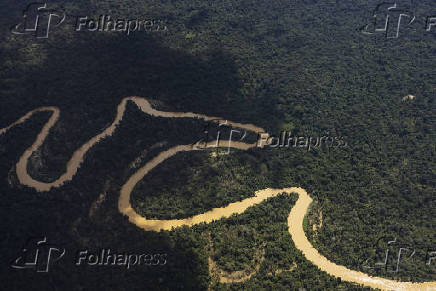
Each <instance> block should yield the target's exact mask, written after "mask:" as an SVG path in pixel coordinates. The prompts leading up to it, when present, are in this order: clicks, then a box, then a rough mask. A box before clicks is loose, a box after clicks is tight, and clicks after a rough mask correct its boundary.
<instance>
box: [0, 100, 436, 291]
mask: <svg viewBox="0 0 436 291" xmlns="http://www.w3.org/2000/svg"><path fill="white" fill-rule="evenodd" d="M129 101H130V102H133V103H135V104H136V105H137V106H138V108H139V109H140V110H142V111H143V112H144V113H146V114H149V115H152V116H156V117H157V116H159V117H166V118H197V119H202V120H206V121H212V120H223V119H222V118H219V117H209V116H206V115H202V114H196V113H192V112H186V113H185V112H164V111H158V110H155V109H153V108H152V107H151V105H150V103H149V102H148V101H147V100H146V99H145V98H141V97H126V98H124V99H123V100H122V101H121V103H120V104H119V105H118V107H117V115H116V116H115V119H114V121H113V122H112V124H111V125H110V126H109V127H107V128H106V129H105V130H104V131H102V132H101V133H99V134H97V135H96V136H94V137H93V138H91V139H90V140H89V141H87V142H86V143H85V144H83V145H82V146H81V147H80V148H79V149H77V150H76V151H75V152H74V153H73V155H72V157H71V159H70V160H69V162H68V164H67V167H66V172H65V173H63V174H62V175H61V176H60V177H59V178H58V179H56V180H55V181H53V182H50V183H45V182H41V181H37V180H35V179H33V178H32V177H31V176H30V175H29V173H28V172H27V163H28V161H29V158H30V156H31V155H32V153H34V152H35V151H36V150H37V149H38V148H39V147H40V146H41V145H42V143H43V142H44V140H45V139H46V137H47V135H48V134H49V133H50V129H51V128H52V127H53V126H54V125H55V124H56V122H57V121H58V119H59V116H60V111H59V109H58V108H57V107H40V108H37V109H35V110H32V111H30V112H28V113H27V114H25V115H24V116H23V117H21V118H20V119H18V120H17V121H15V122H14V123H12V124H11V125H9V126H7V127H5V128H2V129H0V135H2V134H4V133H6V132H7V131H8V130H10V129H11V128H13V127H14V126H15V125H18V124H21V123H23V122H25V121H26V120H27V119H28V118H30V117H31V116H32V115H33V114H35V113H38V112H43V111H49V112H52V115H51V117H50V119H49V120H48V121H47V123H46V124H45V125H44V126H43V128H42V130H41V132H40V133H39V134H38V136H37V138H36V140H35V141H34V143H33V144H32V145H31V146H30V147H29V148H28V149H27V150H26V151H25V152H24V153H23V154H22V155H21V157H20V159H19V161H18V162H17V165H16V173H17V177H18V180H19V182H20V183H21V184H23V185H26V186H28V187H31V188H33V189H35V190H36V191H39V192H47V191H50V189H51V188H53V187H55V188H56V187H60V186H62V185H63V184H64V183H66V182H68V181H70V180H71V179H72V178H73V177H74V175H75V174H76V173H77V171H78V169H79V168H80V165H81V163H82V162H83V159H84V157H85V154H86V152H87V151H88V150H89V149H90V148H91V147H93V146H94V145H95V144H96V143H98V142H99V141H100V140H102V139H103V138H106V137H108V136H111V135H112V134H113V133H114V131H115V129H116V128H117V125H118V124H119V123H120V122H121V120H122V118H123V116H124V113H125V110H126V104H127V102H129ZM227 124H229V125H232V126H233V127H237V128H242V129H246V130H250V131H253V132H255V133H261V132H265V131H264V130H263V129H262V128H260V127H257V126H255V125H252V124H241V123H237V122H232V121H228V122H227ZM215 146H218V147H228V146H230V147H232V148H236V149H239V150H248V149H250V148H253V147H255V146H256V143H253V144H248V143H242V142H234V141H232V142H231V143H230V145H229V142H228V141H219V143H218V145H217V144H216V142H215V141H213V142H209V143H207V144H206V147H215ZM192 150H198V148H197V147H196V146H195V145H194V146H193V145H178V146H174V147H172V148H170V149H168V150H166V151H163V152H161V153H159V154H158V155H157V156H156V157H154V158H153V159H151V160H150V161H149V162H147V163H146V164H145V165H144V166H143V167H141V168H140V169H138V170H137V171H136V172H135V173H134V174H133V175H132V176H131V177H130V178H129V179H128V180H127V182H126V183H125V184H124V185H123V186H122V187H121V191H120V197H119V201H118V209H119V211H120V213H122V214H123V215H126V216H127V217H128V218H129V221H130V222H132V223H134V224H135V225H136V226H138V227H139V228H142V229H143V230H146V231H162V230H171V229H172V228H175V227H180V226H184V225H185V226H189V227H190V226H193V225H196V224H199V223H210V222H212V221H214V220H218V219H222V218H227V217H230V216H231V215H233V214H241V213H243V212H245V210H247V208H249V207H252V206H255V205H257V204H259V203H261V202H262V201H265V200H266V199H268V198H271V197H275V196H277V195H280V194H284V195H297V196H298V200H297V202H296V203H295V205H294V207H292V209H291V211H290V213H289V216H288V231H289V234H290V235H291V237H292V240H293V241H294V244H295V246H296V248H297V249H299V250H300V251H301V252H302V253H303V255H304V256H305V257H306V258H307V259H308V260H309V261H311V262H312V263H313V264H314V265H316V266H317V267H318V268H319V269H321V270H322V271H324V272H326V273H328V274H329V275H331V276H334V277H339V278H341V279H342V280H343V281H348V282H353V283H357V284H361V285H364V286H368V287H373V288H379V289H382V290H436V282H423V283H413V282H399V281H395V280H389V279H385V278H380V277H372V276H369V275H367V274H365V273H362V272H357V271H353V270H350V269H348V268H346V267H344V266H341V265H337V264H335V263H333V262H331V261H329V260H328V259H327V258H326V257H324V256H323V255H321V254H320V253H319V252H318V251H317V250H316V249H315V248H314V247H313V246H312V245H311V243H310V242H309V240H308V239H307V237H306V234H305V232H304V229H303V220H304V217H305V216H306V214H307V212H308V209H309V206H310V204H311V203H312V198H311V197H310V196H309V195H308V194H307V192H306V190H304V189H303V188H299V187H290V188H283V189H270V188H267V189H262V190H258V191H256V192H255V193H254V196H252V197H250V198H246V199H244V200H242V201H239V202H234V203H230V204H228V205H227V206H224V207H220V208H214V209H211V210H209V211H206V212H204V213H201V214H198V215H194V216H192V217H188V218H184V219H169V220H156V219H147V218H146V217H143V216H141V215H139V214H138V213H137V212H135V210H134V209H133V208H132V206H131V204H130V195H131V193H132V191H133V189H134V188H135V186H136V184H137V183H138V182H139V181H140V180H141V179H142V178H144V176H145V175H147V174H148V173H149V172H150V171H151V170H152V169H153V168H154V167H156V166H157V165H159V164H160V163H162V162H163V161H165V160H166V159H168V158H170V157H171V156H174V155H175V154H177V153H179V152H186V151H192Z"/></svg>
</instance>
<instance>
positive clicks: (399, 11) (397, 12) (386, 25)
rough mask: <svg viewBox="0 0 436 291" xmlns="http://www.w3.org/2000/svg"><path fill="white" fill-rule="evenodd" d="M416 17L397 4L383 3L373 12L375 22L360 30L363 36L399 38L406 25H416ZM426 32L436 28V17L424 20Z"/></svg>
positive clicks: (428, 17)
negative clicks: (375, 35)
mask: <svg viewBox="0 0 436 291" xmlns="http://www.w3.org/2000/svg"><path fill="white" fill-rule="evenodd" d="M416 18H417V17H416V16H415V14H414V12H413V11H410V10H408V9H403V8H399V7H398V5H397V3H386V2H383V3H381V4H379V5H377V7H376V9H375V10H374V12H373V21H372V22H371V23H369V24H366V25H364V26H363V27H362V28H361V29H360V30H361V32H362V33H363V34H370V35H371V34H379V33H381V34H384V35H385V37H386V38H388V39H391V38H398V37H399V36H400V30H401V28H402V27H403V28H404V26H405V25H404V23H406V24H407V25H406V26H407V27H411V26H412V25H415V24H416V23H418V22H419V21H416V22H415V20H416ZM424 22H425V27H424V29H425V31H427V32H431V30H432V27H433V26H436V16H427V17H426V18H425V20H424Z"/></svg>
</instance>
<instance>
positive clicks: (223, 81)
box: [0, 0, 436, 290]
mask: <svg viewBox="0 0 436 291" xmlns="http://www.w3.org/2000/svg"><path fill="white" fill-rule="evenodd" d="M396 3H397V6H398V7H399V8H401V9H404V11H406V10H407V11H411V12H409V13H412V12H413V15H414V16H416V19H415V20H414V22H413V23H411V24H408V23H407V21H404V22H402V23H401V26H400V28H401V30H400V34H399V36H398V38H387V37H386V35H385V34H383V33H376V32H374V33H372V34H364V33H362V27H364V26H365V25H366V24H371V23H373V19H374V13H376V12H377V11H375V9H376V8H377V5H378V4H380V2H378V1H373V0H371V1H360V0H358V1H352V2H351V1H336V0H323V1H317V0H304V1H294V0H291V1H290V0H286V1H285V0H271V1H261V0H237V1H233V0H232V1H230V0H225V1H166V0H162V1H142V0H141V1H138V0H136V1H128V2H125V3H124V2H120V1H114V0H105V1H98V2H96V1H85V0H80V1H50V2H49V3H48V4H49V5H50V7H53V8H56V9H57V10H59V11H65V13H66V14H67V16H68V17H67V18H66V22H65V23H64V24H63V25H60V26H59V27H56V28H54V29H53V30H52V31H51V32H50V37H49V38H47V39H37V38H35V37H33V36H32V35H14V34H11V32H10V28H11V27H12V26H13V25H15V24H17V23H18V22H20V21H21V20H22V12H23V9H25V7H26V5H27V4H28V3H25V2H23V1H11V0H4V1H2V2H1V3H0V11H1V14H2V17H1V18H0V30H1V33H0V67H1V70H0V98H1V104H2V106H1V109H0V111H1V114H0V128H3V127H5V126H7V125H8V124H10V123H12V122H13V121H15V120H17V119H18V118H19V117H20V116H22V115H24V114H25V113H26V112H28V111H30V110H32V109H35V108H37V107H40V106H57V107H59V109H60V110H61V115H60V119H59V121H58V122H57V123H56V125H55V126H54V128H53V129H52V131H51V133H50V135H49V136H48V137H47V139H46V141H45V142H44V144H43V145H42V146H41V147H40V149H39V150H38V152H37V153H34V154H33V155H32V157H31V158H30V163H29V165H28V170H29V172H30V173H31V175H32V177H34V178H35V179H36V178H37V179H39V180H41V181H53V180H55V179H56V178H57V177H59V176H60V175H61V174H62V173H63V172H64V171H65V167H66V164H67V162H68V160H69V159H70V158H71V154H72V153H73V152H74V151H75V150H76V149H77V148H79V147H80V146H81V145H82V144H83V143H84V142H86V141H88V140H89V139H90V138H92V137H93V136H95V135H96V134H97V133H99V132H101V131H102V130H103V129H104V128H106V127H107V126H108V125H109V124H110V123H111V122H112V121H113V119H114V117H115V114H116V110H117V109H116V108H117V105H118V104H119V103H120V102H121V100H122V99H123V98H125V97H127V96H140V97H145V98H148V99H149V100H151V101H150V102H151V103H152V105H153V106H154V107H155V108H158V109H160V110H164V111H165V110H167V111H184V112H197V113H202V114H206V115H209V116H219V117H222V118H223V120H226V119H228V120H233V121H237V122H244V123H252V124H255V125H257V126H260V127H262V128H264V129H265V130H266V131H267V132H269V133H271V134H274V135H276V136H277V135H279V134H280V132H282V131H291V132H292V134H294V135H295V136H310V137H312V136H315V137H316V136H324V135H328V136H342V137H344V138H345V139H346V140H347V142H348V146H347V147H344V148H338V149H326V148H319V149H314V150H311V151H307V150H306V149H301V148H264V149H261V148H254V149H251V150H249V151H237V150H233V151H231V152H230V154H225V149H224V152H223V151H218V152H216V155H213V154H212V153H213V152H214V151H213V150H204V151H198V152H195V153H191V152H189V153H183V154H177V155H175V156H174V157H172V158H171V159H169V160H167V161H166V162H164V163H163V164H161V165H159V167H157V168H155V169H153V170H152V171H151V173H150V175H149V176H147V177H146V178H144V180H142V181H141V183H140V184H139V185H138V186H137V187H136V188H135V189H134V192H133V194H132V205H133V207H134V208H135V209H136V211H137V212H139V213H141V214H143V215H144V216H146V217H151V218H160V219H170V218H183V217H187V216H191V215H194V214H198V213H202V212H204V211H205V210H207V209H210V208H213V207H220V206H223V205H226V204H228V203H230V202H234V201H239V200H241V199H243V198H246V197H250V196H251V195H253V193H254V191H255V190H258V189H262V188H265V187H276V188H283V187H292V186H295V187H303V188H304V189H306V190H307V191H308V193H310V195H311V196H312V197H313V199H314V202H313V205H312V208H311V211H310V213H309V215H308V216H307V217H306V221H305V224H306V225H305V227H306V228H305V230H306V234H307V236H308V237H309V240H310V241H311V243H312V244H313V245H314V246H315V247H316V249H318V250H319V252H320V253H322V254H323V255H324V256H326V257H327V258H329V259H330V260H332V261H333V262H335V263H337V264H340V265H344V266H346V267H348V268H350V269H353V270H360V271H363V272H366V273H368V274H371V275H377V276H381V277H386V278H391V279H397V280H403V281H418V282H419V281H436V262H435V261H434V263H433V264H426V260H427V259H428V256H427V255H428V252H429V251H432V250H433V251H436V232H435V230H436V225H435V224H436V220H435V211H436V210H435V209H436V202H435V201H436V200H435V199H434V197H435V190H434V189H435V186H436V185H435V183H436V162H435V161H436V159H435V158H436V148H435V144H436V143H435V142H436V132H435V130H436V101H435V94H436V78H435V60H436V27H433V30H430V31H427V29H426V28H427V26H426V25H427V19H428V17H429V16H434V15H436V6H435V3H434V1H431V0H422V1H419V2H418V1H396ZM99 15H111V17H113V18H114V19H116V18H120V19H121V18H124V19H153V20H159V21H162V23H165V25H166V27H167V28H168V30H167V31H165V32H163V33H162V32H144V31H141V32H140V31H138V32H134V33H131V34H129V35H126V34H125V33H122V32H121V33H118V32H98V31H95V32H93V31H80V32H77V31H75V30H74V25H75V19H76V18H75V17H77V16H89V17H93V18H95V19H97V18H98V17H99ZM409 94H411V95H413V96H414V98H413V99H412V100H409V99H406V100H403V97H404V96H407V95H409ZM49 118H50V115H49V113H46V112H44V113H39V114H37V115H34V116H33V117H32V118H31V119H29V120H28V121H26V123H25V124H22V125H20V126H18V127H17V128H16V129H14V130H12V131H9V132H8V133H7V134H5V135H1V136H0V161H1V163H0V164H1V165H2V166H1V167H0V185H1V186H0V189H1V194H2V202H1V205H0V207H1V211H0V217H1V221H2V222H1V225H2V230H3V233H4V236H3V239H2V240H0V249H1V251H0V261H1V262H2V264H1V267H0V276H1V278H2V280H1V281H2V282H3V283H2V286H4V288H5V289H6V288H7V289H10V290H30V289H35V290H36V289H38V290H59V289H60V290H70V289H71V290H84V289H94V288H104V289H107V290H127V289H135V290H136V289H147V290H157V289H160V290H182V289H183V290H207V289H208V288H212V289H214V290H221V289H222V290H227V289H232V290H241V289H245V290H265V289H267V290H272V289H274V290H276V289H277V290H289V289H292V290H302V289H303V288H305V289H306V290H338V289H344V290H360V289H361V288H362V287H359V286H357V285H355V284H351V283H347V282H342V281H341V280H340V279H336V278H334V277H332V276H329V275H327V274H326V273H324V272H322V271H320V270H319V269H318V268H317V267H316V266H315V265H313V264H312V263H310V262H309V261H307V260H306V259H305V257H304V256H303V255H302V254H301V252H299V251H298V250H297V249H296V248H295V245H294V243H293V241H292V239H291V238H290V236H289V233H288V231H287V224H286V223H287V216H288V214H289V210H290V209H291V208H292V207H293V205H294V204H295V201H296V197H289V196H279V197H276V198H272V199H269V200H268V201H265V202H263V203H262V204H261V205H259V206H256V207H253V208H250V209H249V210H247V212H245V213H244V214H241V215H236V216H233V217H231V218H230V219H226V220H219V221H217V222H214V223H211V224H207V225H199V226H195V227H193V228H187V227H183V228H178V229H176V230H174V231H168V232H160V233H156V232H146V231H143V230H141V229H139V228H137V227H136V226H135V225H133V224H131V223H130V222H129V221H128V220H127V218H126V217H124V216H122V215H121V214H120V213H119V212H118V210H117V202H118V201H117V199H118V196H119V191H120V185H122V184H123V183H125V181H126V180H127V179H128V177H130V176H131V175H132V174H133V173H134V172H135V169H137V168H138V167H140V166H142V165H144V164H145V163H146V162H147V161H148V160H150V159H152V158H153V157H154V156H156V155H157V154H158V153H159V152H161V151H163V150H165V149H168V148H170V147H171V146H174V145H178V144H188V143H192V142H195V141H197V140H198V139H199V138H200V137H201V136H202V134H203V130H204V128H205V126H206V124H205V122H203V121H200V120H194V119H181V120H172V119H167V118H156V117H152V116H149V115H146V114H144V113H143V112H140V111H139V110H138V108H137V107H136V106H134V105H133V104H128V105H127V109H126V114H125V117H124V118H123V120H122V122H121V123H120V125H119V126H118V128H117V131H116V133H115V134H114V135H113V136H111V137H110V138H106V139H103V140H102V141H101V142H100V143H98V145H96V146H95V147H93V148H92V149H91V150H90V151H89V152H88V153H87V154H86V158H85V160H84V162H83V164H82V165H81V167H80V169H79V171H78V172H77V175H76V176H75V177H74V179H73V180H72V181H70V182H68V183H66V184H65V185H64V186H63V187H60V188H55V189H53V190H52V191H51V192H49V193H38V192H36V191H35V190H33V189H31V188H28V187H25V186H23V185H21V184H20V183H19V181H18V179H17V177H16V174H15V171H14V170H15V165H16V163H17V161H18V159H19V158H20V156H21V155H22V153H23V152H24V151H25V150H26V149H27V148H28V147H29V146H30V145H31V144H32V143H33V141H34V140H35V138H36V136H37V134H38V133H39V131H40V130H41V128H42V127H43V126H44V124H45V123H46V122H47V120H48V119H49ZM214 133H216V132H214ZM251 138H253V137H251ZM162 185H164V186H162ZM102 194H104V195H103V196H102V197H104V199H103V200H102V202H101V203H99V204H98V205H99V206H98V207H97V208H96V210H95V211H93V212H92V215H91V214H90V209H91V208H92V207H94V206H93V205H95V202H96V201H97V200H98V199H99V197H100V195H102ZM321 220H322V222H321ZM314 225H315V227H314ZM38 236H39V237H40V236H47V237H48V238H49V240H50V241H51V242H53V243H55V244H58V245H62V246H63V247H65V248H66V249H69V250H80V249H84V248H87V249H91V250H98V249H101V248H112V249H114V250H117V251H119V252H134V251H138V252H139V251H147V252H151V253H153V252H154V253H158V252H159V253H166V254H167V260H168V263H167V264H166V265H165V266H159V267H148V268H135V269H131V270H126V269H125V268H124V269H123V268H92V267H84V268H78V267H77V266H75V265H74V263H71V264H59V265H57V266H56V268H53V270H52V271H50V272H49V273H47V274H38V273H35V272H33V271H32V270H24V271H23V272H17V271H16V270H13V269H11V268H10V265H9V263H10V262H11V261H12V260H13V259H14V258H15V257H16V255H17V253H18V252H19V250H20V247H21V245H22V244H24V242H25V241H26V239H27V238H29V237H38ZM382 238H383V240H380V239H382ZM384 238H386V239H384ZM393 239H396V242H397V243H396V244H395V245H392V246H391V250H392V252H393V253H395V254H397V252H398V249H399V248H400V247H402V246H408V247H409V248H410V249H413V250H415V251H416V253H415V254H414V256H413V257H412V258H410V259H408V260H404V261H402V262H401V265H400V268H399V271H398V272H389V271H388V270H387V269H383V268H373V269H370V268H365V266H369V265H371V264H374V263H376V262H377V260H379V259H380V258H382V257H383V252H384V251H385V250H386V248H388V247H389V246H388V245H387V241H389V240H393ZM228 241H231V243H228ZM258 249H263V250H264V251H263V252H264V253H262V251H254V250H258ZM393 253H391V254H393ZM262 254H263V258H262V260H260V259H259V258H257V256H258V257H262ZM74 256H75V253H73V252H70V253H67V258H66V261H69V262H74ZM209 258H212V259H213V260H214V262H215V264H216V265H217V266H218V267H219V268H221V269H222V270H224V271H227V272H233V271H238V270H244V269H246V270H255V269H256V265H257V264H258V262H259V261H261V263H260V265H259V266H260V267H259V270H258V271H257V272H256V274H255V275H254V276H252V277H251V278H250V279H249V280H248V281H245V282H241V283H233V284H222V283H219V280H218V279H217V278H216V274H213V273H209V269H208V266H209ZM295 266H296V267H295ZM394 267H395V265H394V264H393V263H391V264H390V265H389V268H390V269H392V268H394ZM291 269H292V271H289V270H291ZM279 270H285V271H283V272H282V271H279ZM286 270H287V271H286ZM303 290H304V289H303Z"/></svg>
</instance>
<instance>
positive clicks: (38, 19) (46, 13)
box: [11, 3, 66, 38]
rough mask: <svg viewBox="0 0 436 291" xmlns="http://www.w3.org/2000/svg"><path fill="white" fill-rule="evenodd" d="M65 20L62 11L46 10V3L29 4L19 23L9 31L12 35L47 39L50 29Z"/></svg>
mask: <svg viewBox="0 0 436 291" xmlns="http://www.w3.org/2000/svg"><path fill="white" fill-rule="evenodd" d="M65 18H66V14H65V12H64V11H59V10H55V9H49V8H47V3H31V4H29V5H27V7H26V9H24V11H23V19H22V22H21V23H18V24H16V25H14V26H13V27H12V29H11V32H12V33H13V34H33V35H34V36H35V37H36V38H48V36H49V34H50V29H51V28H53V27H57V26H59V25H61V24H62V23H63V22H64V21H65Z"/></svg>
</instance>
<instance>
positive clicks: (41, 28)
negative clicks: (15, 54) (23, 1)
mask: <svg viewBox="0 0 436 291" xmlns="http://www.w3.org/2000/svg"><path fill="white" fill-rule="evenodd" d="M67 17H68V18H69V19H68V22H71V20H74V23H75V25H73V28H74V31H75V32H124V33H125V34H126V35H130V34H132V33H133V32H139V31H143V32H147V33H154V32H160V33H165V32H167V30H168V28H167V26H166V25H165V22H164V21H162V20H159V19H146V18H144V19H136V18H135V19H127V18H126V19H125V18H122V19H119V18H113V17H111V16H110V15H100V16H99V17H92V16H77V15H67V14H66V13H65V11H63V10H61V9H58V10H57V9H49V8H48V5H47V3H31V4H29V5H27V7H26V9H24V11H23V17H22V21H21V22H20V23H18V24H16V25H14V26H12V27H11V32H12V33H13V34H18V35H26V34H27V35H33V36H34V37H36V38H48V37H49V34H50V32H51V31H52V29H54V28H56V27H58V26H60V25H61V24H63V23H65V22H67V21H65V20H66V18H67Z"/></svg>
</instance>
